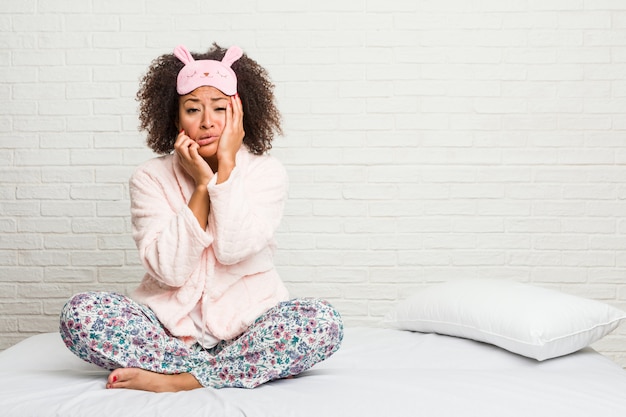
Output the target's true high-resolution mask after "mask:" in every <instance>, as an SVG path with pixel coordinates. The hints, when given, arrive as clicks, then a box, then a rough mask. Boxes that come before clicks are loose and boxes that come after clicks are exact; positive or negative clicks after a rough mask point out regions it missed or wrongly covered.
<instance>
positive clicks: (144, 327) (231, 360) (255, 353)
mask: <svg viewBox="0 0 626 417" xmlns="http://www.w3.org/2000/svg"><path fill="white" fill-rule="evenodd" d="M60 332H61V337H62V338H63V340H64V342H65V345H66V346H67V347H68V348H69V349H70V350H71V351H72V352H73V353H74V354H76V355H77V356H78V357H79V358H81V359H83V360H85V361H87V362H90V363H93V364H95V365H98V366H100V367H102V368H105V369H108V370H113V369H116V368H122V367H134V368H142V369H146V370H148V371H153V372H158V373H161V374H178V373H184V372H188V373H190V374H192V375H193V376H194V377H195V378H196V379H197V380H198V382H199V383H200V384H201V385H203V386H205V387H212V388H225V387H241V388H254V387H256V386H258V385H260V384H263V383H264V382H267V381H271V380H274V379H279V378H285V377H288V376H293V375H297V374H299V373H300V372H302V371H305V370H306V369H309V368H310V367H312V366H313V365H315V364H316V363H318V362H321V361H323V360H324V359H326V358H328V357H329V356H331V355H332V354H333V353H334V352H336V351H337V349H339V345H340V344H341V340H342V338H343V325H342V321H341V317H340V316H339V313H338V312H337V311H336V310H335V309H334V308H333V307H332V306H330V304H328V303H327V302H325V301H322V300H315V299H295V300H290V301H285V302H282V303H280V304H278V305H276V306H275V307H273V308H271V309H270V310H268V311H267V312H265V313H264V314H263V315H262V316H260V317H259V318H258V319H257V320H256V321H255V322H254V323H253V324H252V325H251V326H250V327H249V328H248V329H247V330H246V331H245V332H244V333H243V334H241V335H240V336H238V337H237V338H235V339H233V340H228V341H221V342H220V343H218V344H217V346H215V347H213V348H210V349H204V348H203V347H202V346H201V345H199V344H198V343H196V344H194V345H193V346H188V345H186V344H185V343H183V342H182V341H181V340H180V339H178V338H176V337H174V336H172V335H171V334H170V333H169V332H168V331H167V330H166V329H165V328H164V327H163V325H162V324H161V323H160V322H159V320H158V319H157V318H156V316H155V314H154V312H153V311H152V310H151V309H149V308H148V307H146V306H143V305H141V304H139V303H136V302H134V301H133V300H131V299H130V298H128V297H125V296H123V295H120V294H116V293H103V292H89V293H82V294H77V295H75V296H74V297H72V299H70V300H69V301H68V302H67V304H66V305H65V307H64V308H63V311H62V313H61V324H60Z"/></svg>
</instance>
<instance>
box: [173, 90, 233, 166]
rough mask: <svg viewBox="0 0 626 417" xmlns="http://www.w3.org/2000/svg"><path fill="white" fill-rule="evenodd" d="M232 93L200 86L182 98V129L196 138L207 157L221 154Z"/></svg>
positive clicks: (180, 103) (179, 111)
mask: <svg viewBox="0 0 626 417" xmlns="http://www.w3.org/2000/svg"><path fill="white" fill-rule="evenodd" d="M228 102H229V97H228V96H227V95H226V94H224V93H222V92H221V91H220V90H218V89H217V88H215V87H208V86H204V87H198V88H196V89H195V90H193V91H192V92H191V93H189V94H186V95H184V96H180V98H179V99H178V129H179V130H180V129H183V130H184V131H185V134H186V135H187V136H189V137H190V138H191V139H193V140H195V141H196V143H197V144H198V145H199V146H200V149H199V150H198V153H199V154H200V156H202V157H203V158H210V157H213V156H215V155H216V154H217V144H218V142H219V139H220V136H221V135H222V131H223V130H224V126H225V125H226V106H227V104H228Z"/></svg>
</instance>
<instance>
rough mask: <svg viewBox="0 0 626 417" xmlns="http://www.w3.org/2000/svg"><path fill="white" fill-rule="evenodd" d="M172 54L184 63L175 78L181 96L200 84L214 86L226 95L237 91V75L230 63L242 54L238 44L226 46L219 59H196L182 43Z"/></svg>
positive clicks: (200, 85) (231, 94)
mask: <svg viewBox="0 0 626 417" xmlns="http://www.w3.org/2000/svg"><path fill="white" fill-rule="evenodd" d="M174 55H175V56H176V58H178V59H179V60H180V61H181V62H182V63H183V64H185V66H184V67H183V68H182V69H181V70H180V72H179V73H178V77H177V79H176V91H177V92H178V94H180V95H181V96H182V95H185V94H189V93H191V92H192V91H193V90H195V89H196V88H198V87H202V86H210V87H215V88H217V89H218V90H220V91H221V92H222V93H224V94H226V95H227V96H233V95H235V94H236V93H237V75H235V71H233V70H232V68H231V65H233V62H235V61H237V60H238V59H239V58H241V57H242V55H243V51H242V50H241V48H239V47H238V46H231V47H230V48H228V50H227V51H226V55H224V58H222V60H221V61H215V60H212V59H203V60H198V61H196V60H195V59H194V58H193V56H191V53H190V52H189V51H188V50H187V48H185V47H184V46H183V45H178V46H177V47H176V48H174Z"/></svg>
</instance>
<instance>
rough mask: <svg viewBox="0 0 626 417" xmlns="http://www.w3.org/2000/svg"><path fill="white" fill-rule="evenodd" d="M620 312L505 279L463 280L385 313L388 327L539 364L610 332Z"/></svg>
mask: <svg viewBox="0 0 626 417" xmlns="http://www.w3.org/2000/svg"><path fill="white" fill-rule="evenodd" d="M625 318H626V312H624V311H621V310H619V309H617V308H614V307H612V306H610V305H608V304H604V303H601V302H599V301H594V300H589V299H585V298H581V297H576V296H573V295H568V294H564V293H560V292H558V291H555V290H550V289H547V288H541V287H535V286H532V285H528V284H522V283H519V282H513V281H507V280H487V279H464V280H459V281H450V282H446V283H441V284H436V285H433V286H431V287H428V288H426V289H424V290H422V291H419V292H418V293H417V294H415V295H414V296H412V297H410V298H408V299H407V300H404V301H402V302H401V303H400V304H399V305H398V306H397V307H396V308H395V309H393V310H392V311H390V312H389V313H388V314H387V315H386V317H385V319H384V323H385V324H386V325H387V326H388V327H392V328H396V329H402V330H411V331H418V332H423V333H439V334H445V335H449V336H457V337H463V338H467V339H473V340H478V341H481V342H485V343H490V344H493V345H496V346H499V347H501V348H504V349H506V350H509V351H511V352H515V353H517V354H520V355H524V356H527V357H529V358H534V359H537V360H539V361H542V360H545V359H550V358H554V357H557V356H562V355H567V354H569V353H572V352H575V351H577V350H579V349H582V348H584V347H585V346H588V345H589V344H591V343H593V342H595V341H596V340H598V339H600V338H602V337H604V336H605V335H606V334H608V333H610V332H611V331H613V330H614V329H615V328H616V327H617V326H618V325H619V323H620V320H623V319H625Z"/></svg>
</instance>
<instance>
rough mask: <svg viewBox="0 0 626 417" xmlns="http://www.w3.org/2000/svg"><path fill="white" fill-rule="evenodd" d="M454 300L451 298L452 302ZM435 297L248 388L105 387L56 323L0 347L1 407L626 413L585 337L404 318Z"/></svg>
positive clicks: (114, 411)
mask: <svg viewBox="0 0 626 417" xmlns="http://www.w3.org/2000/svg"><path fill="white" fill-rule="evenodd" d="M516 294H518V292H516ZM422 296H423V297H428V299H429V300H431V302H437V301H433V297H432V294H428V293H426V294H425V295H422ZM423 304H424V300H419V305H420V306H422V305H423ZM462 304H463V303H460V304H459V302H458V300H457V302H456V303H455V305H454V309H455V310H456V311H459V308H462ZM507 304H510V303H507ZM438 305H439V311H436V310H437V309H433V306H432V305H430V306H427V308H426V310H427V311H429V313H428V314H431V317H428V318H427V320H426V319H425V317H424V313H423V312H422V313H420V314H419V315H418V316H416V313H415V310H416V308H415V307H416V303H415V300H414V299H413V300H410V301H408V302H406V303H403V304H400V305H399V306H398V308H396V309H394V311H392V312H390V314H388V316H387V318H386V320H385V322H384V325H385V326H386V327H378V328H375V327H372V328H367V327H347V328H346V329H345V336H344V342H343V345H342V347H341V349H340V350H339V351H338V352H337V353H336V354H335V355H334V356H333V357H331V358H330V359H328V360H327V361H325V362H322V363H320V364H318V365H316V366H315V367H313V368H312V369H310V370H308V371H305V372H304V373H302V374H300V375H299V376H298V377H296V378H292V379H286V380H278V381H273V382H270V383H268V384H265V385H263V386H261V387H258V388H256V389H253V390H246V389H221V390H214V389H209V388H204V389H197V390H194V391H189V392H180V393H163V394H154V393H148V392H140V391H132V390H106V389H105V388H104V385H105V378H106V375H107V372H106V371H103V370H100V369H98V368H97V367H95V366H93V365H90V364H88V363H85V362H82V361H81V360H80V359H78V358H76V357H74V356H73V355H72V354H71V353H70V352H69V351H68V350H66V348H65V347H64V346H63V343H62V341H61V339H60V337H59V335H58V334H56V333H45V334H40V335H37V336H32V337H30V338H28V339H26V340H24V341H22V342H20V343H18V344H16V345H15V346H13V347H11V348H9V349H7V350H5V351H4V352H2V353H0V415H2V416H7V417H9V416H10V417H22V416H38V417H47V416H64V417H65V416H67V417H69V416H81V417H84V416H93V417H97V416H106V417H111V416H116V415H125V416H186V417H192V416H247V417H261V416H268V417H269V416H272V417H281V416H298V417H307V416H359V417H368V416H411V415H414V416H418V415H419V416H481V417H489V416H524V417H527V416H534V417H536V416H550V417H554V416H568V417H577V416H585V417H589V416H603V417H610V416H615V417H624V416H626V371H625V370H624V369H622V368H621V367H620V366H619V365H617V364H616V363H614V362H612V361H611V360H609V359H608V358H606V357H604V356H602V355H601V354H599V353H598V352H596V351H594V350H593V349H591V348H590V347H588V346H586V347H583V348H580V349H579V348H577V347H575V348H574V349H575V351H574V352H571V353H567V354H562V352H558V354H557V356H552V355H553V354H550V356H552V357H550V358H540V360H538V359H536V358H533V357H529V356H532V355H534V356H537V352H536V349H535V351H533V352H532V353H529V352H530V351H529V350H527V351H525V352H522V353H516V352H513V351H512V350H511V349H510V347H511V346H508V347H507V348H503V347H500V346H497V345H496V344H495V342H493V341H487V342H485V341H478V340H475V339H479V338H481V336H476V335H473V339H471V338H469V337H467V335H465V336H463V337H459V336H457V335H446V334H441V333H443V330H441V329H439V333H437V332H433V331H431V330H428V331H426V330H424V331H414V330H408V329H407V327H411V326H412V327H415V326H418V324H416V322H417V321H418V319H419V320H421V321H423V322H427V323H428V325H429V326H433V323H434V322H435V321H436V320H434V319H433V317H432V314H441V313H442V311H443V310H444V309H442V308H441V305H442V304H441V302H439V304H438ZM578 307H580V306H578ZM536 309H537V305H536V304H533V310H536ZM609 311H611V313H612V314H613V313H614V314H616V320H614V321H613V322H612V324H611V326H609V328H610V327H613V325H615V326H617V324H619V321H620V320H622V319H623V318H624V316H623V312H620V311H619V310H617V309H609ZM407 312H408V313H407ZM433 312H434V313H433ZM405 313H407V314H408V315H406V314H405ZM567 315H568V316H570V315H571V314H570V313H568V314H567ZM462 316H463V317H461V318H462V319H467V317H466V316H467V315H466V314H462ZM470 316H471V315H470ZM491 316H492V317H500V318H501V317H502V316H504V315H503V314H498V315H496V314H493V311H492V314H491ZM475 317H476V315H475V314H474V318H470V319H472V320H475ZM411 320H412V322H411V323H410V324H407V323H408V322H410V321H411ZM492 320H493V319H492ZM498 320H499V319H498ZM506 321H507V322H508V324H509V326H512V324H511V321H510V318H507V319H506ZM577 321H579V320H578V319H577ZM445 324H446V325H448V326H449V325H450V321H449V320H446V321H445ZM421 325H423V324H421ZM513 327H515V326H513ZM613 328H614V327H613ZM607 329H608V328H605V329H604V330H603V331H607ZM491 330H493V328H492V329H491ZM608 331H611V330H608ZM446 332H447V333H453V331H451V330H449V329H447V330H446ZM490 333H493V332H491V331H490ZM594 337H596V336H594ZM600 337H601V336H600ZM551 349H552V350H550V351H551V352H554V349H553V347H552V348H551ZM568 349H572V347H569V348H568Z"/></svg>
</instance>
